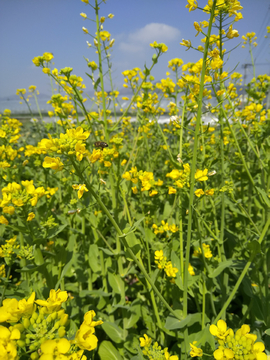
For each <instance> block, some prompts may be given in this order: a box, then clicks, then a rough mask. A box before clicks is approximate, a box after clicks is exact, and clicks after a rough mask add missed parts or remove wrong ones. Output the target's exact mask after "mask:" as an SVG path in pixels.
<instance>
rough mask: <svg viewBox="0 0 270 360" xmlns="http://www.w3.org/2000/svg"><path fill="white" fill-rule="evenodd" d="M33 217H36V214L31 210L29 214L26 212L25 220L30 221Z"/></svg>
mask: <svg viewBox="0 0 270 360" xmlns="http://www.w3.org/2000/svg"><path fill="white" fill-rule="evenodd" d="M35 217H36V215H35V214H34V213H33V212H31V213H30V214H28V217H27V220H26V221H32V220H33V219H34V218H35Z"/></svg>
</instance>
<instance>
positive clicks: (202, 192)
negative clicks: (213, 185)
mask: <svg viewBox="0 0 270 360" xmlns="http://www.w3.org/2000/svg"><path fill="white" fill-rule="evenodd" d="M194 194H195V195H196V196H197V197H201V196H202V195H204V191H203V189H197V190H196V191H195V192H194Z"/></svg>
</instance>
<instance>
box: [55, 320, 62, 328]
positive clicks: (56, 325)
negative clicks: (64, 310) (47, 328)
mask: <svg viewBox="0 0 270 360" xmlns="http://www.w3.org/2000/svg"><path fill="white" fill-rule="evenodd" d="M60 325H61V324H60V321H56V323H55V324H54V328H55V329H58V328H59V327H60Z"/></svg>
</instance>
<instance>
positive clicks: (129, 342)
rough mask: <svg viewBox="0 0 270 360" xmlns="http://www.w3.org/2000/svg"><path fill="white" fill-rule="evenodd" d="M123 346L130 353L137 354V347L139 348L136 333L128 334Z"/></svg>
mask: <svg viewBox="0 0 270 360" xmlns="http://www.w3.org/2000/svg"><path fill="white" fill-rule="evenodd" d="M124 347H125V348H126V349H127V350H128V351H129V352H131V353H132V354H136V355H137V353H138V349H139V348H140V343H139V338H138V334H129V335H128V336H127V338H126V341H125V343H124Z"/></svg>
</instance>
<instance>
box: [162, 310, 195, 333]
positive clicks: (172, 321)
mask: <svg viewBox="0 0 270 360" xmlns="http://www.w3.org/2000/svg"><path fill="white" fill-rule="evenodd" d="M201 319H202V314H201V313H196V314H189V315H188V316H187V317H186V318H185V319H184V320H181V321H180V320H178V319H176V318H175V317H171V316H168V317H167V319H166V323H165V328H166V329H168V330H175V329H182V328H183V327H185V326H191V325H193V324H194V323H196V322H199V323H201Z"/></svg>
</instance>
